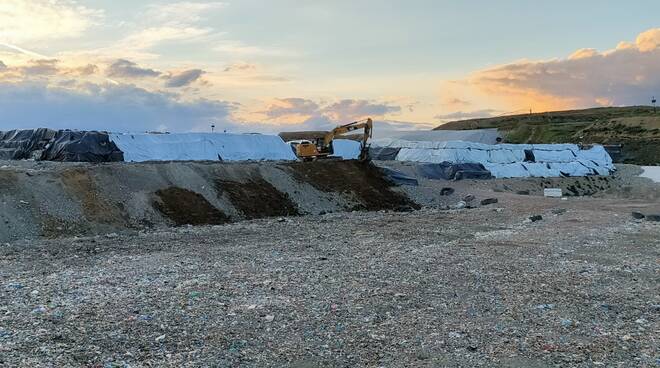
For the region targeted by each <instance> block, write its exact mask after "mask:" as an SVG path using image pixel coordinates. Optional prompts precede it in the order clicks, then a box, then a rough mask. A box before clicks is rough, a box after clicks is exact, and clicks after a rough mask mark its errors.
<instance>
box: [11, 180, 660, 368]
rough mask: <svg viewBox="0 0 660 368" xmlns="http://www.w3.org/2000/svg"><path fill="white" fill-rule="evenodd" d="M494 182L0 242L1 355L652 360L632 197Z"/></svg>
mask: <svg viewBox="0 0 660 368" xmlns="http://www.w3.org/2000/svg"><path fill="white" fill-rule="evenodd" d="M496 195H497V196H498V199H499V203H497V204H495V205H489V206H484V207H481V208H478V209H463V210H452V211H441V210H433V209H424V210H421V211H415V212H411V213H391V212H370V213H344V214H328V215H323V216H304V217H291V218H287V219H284V218H283V219H264V220H253V221H246V222H239V223H233V224H226V225H219V226H213V227H196V228H191V227H183V228H178V229H172V230H167V231H159V232H152V233H140V234H137V235H116V234H108V235H106V236H99V237H90V238H71V239H59V240H36V241H30V242H28V241H22V242H15V243H12V244H5V245H0V366H3V367H4V366H7V367H283V366H290V367H326V366H327V367H592V366H607V367H652V366H657V365H658V364H659V363H660V352H659V349H658V336H659V334H660V325H659V323H658V315H659V313H660V290H659V289H660V288H659V283H658V272H659V271H660V268H659V266H658V260H659V258H660V257H659V256H660V224H659V223H657V222H651V221H638V220H634V219H633V218H632V216H631V215H630V212H631V210H632V209H634V208H638V207H639V206H643V205H644V204H643V203H631V201H627V200H618V199H589V198H570V199H569V200H568V201H562V200H551V199H544V198H539V197H530V196H517V195H513V194H510V193H496ZM532 215H541V216H542V217H543V219H542V220H541V221H537V222H534V223H531V222H530V221H529V220H526V219H528V217H530V216H532Z"/></svg>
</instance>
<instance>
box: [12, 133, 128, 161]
mask: <svg viewBox="0 0 660 368" xmlns="http://www.w3.org/2000/svg"><path fill="white" fill-rule="evenodd" d="M0 159H2V160H27V159H34V160H46V161H70V162H113V161H122V160H123V155H122V152H121V151H120V150H119V149H118V148H117V146H116V145H115V144H114V143H112V142H111V141H110V139H109V136H108V134H107V133H104V132H96V131H89V132H80V131H71V130H52V129H44V128H41V129H28V130H11V131H8V132H0Z"/></svg>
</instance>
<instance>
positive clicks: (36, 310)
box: [32, 305, 48, 314]
mask: <svg viewBox="0 0 660 368" xmlns="http://www.w3.org/2000/svg"><path fill="white" fill-rule="evenodd" d="M46 312H48V308H46V307H45V306H43V305H40V306H37V307H36V308H34V309H33V310H32V314H44V313H46Z"/></svg>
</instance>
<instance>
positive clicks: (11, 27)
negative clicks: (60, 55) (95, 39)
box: [0, 0, 103, 44]
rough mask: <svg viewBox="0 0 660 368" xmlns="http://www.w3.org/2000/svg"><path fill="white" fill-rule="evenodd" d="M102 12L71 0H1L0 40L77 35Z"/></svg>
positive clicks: (40, 39)
mask: <svg viewBox="0 0 660 368" xmlns="http://www.w3.org/2000/svg"><path fill="white" fill-rule="evenodd" d="M102 15H103V13H102V12H101V11H98V10H93V9H90V8H88V7H85V6H83V5H80V4H78V3H77V2H76V1H72V0H2V2H1V3H0V40H2V41H3V42H6V43H7V44H21V43H25V42H40V41H47V40H54V39H64V38H71V37H78V36H81V35H82V34H84V32H85V31H86V30H87V29H88V28H90V27H91V26H92V25H94V24H95V22H96V21H97V19H99V18H100V17H101V16H102Z"/></svg>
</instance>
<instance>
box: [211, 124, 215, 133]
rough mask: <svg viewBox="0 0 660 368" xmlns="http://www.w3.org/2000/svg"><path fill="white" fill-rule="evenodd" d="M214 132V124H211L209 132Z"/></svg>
mask: <svg viewBox="0 0 660 368" xmlns="http://www.w3.org/2000/svg"><path fill="white" fill-rule="evenodd" d="M213 132H215V124H211V133H213Z"/></svg>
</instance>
